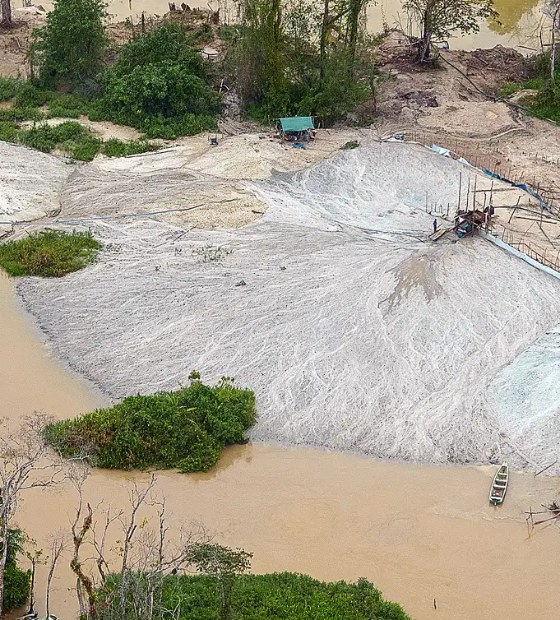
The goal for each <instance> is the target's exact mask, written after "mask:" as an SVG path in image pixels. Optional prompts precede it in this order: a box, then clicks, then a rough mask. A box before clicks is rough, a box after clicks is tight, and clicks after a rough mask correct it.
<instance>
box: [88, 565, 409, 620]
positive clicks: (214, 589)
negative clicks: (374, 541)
mask: <svg viewBox="0 0 560 620" xmlns="http://www.w3.org/2000/svg"><path fill="white" fill-rule="evenodd" d="M118 584H119V577H118V576H116V575H111V576H110V578H109V580H108V584H107V585H108V590H109V592H112V593H113V595H110V594H109V596H107V595H106V594H105V596H104V597H103V598H106V600H107V602H108V605H107V606H106V607H105V606H102V605H100V618H101V620H107V619H109V618H113V617H115V616H114V615H111V614H114V613H115V612H116V611H117V609H118V605H119V597H118V595H116V594H117V593H118ZM102 596H103V594H102ZM131 604H132V601H131ZM161 607H162V609H173V610H175V614H176V615H175V616H174V617H175V618H176V619H177V620H215V619H216V618H221V617H223V615H222V613H221V612H222V608H221V604H220V582H219V580H218V578H216V577H212V576H206V575H181V576H167V577H165V578H164V580H163V584H162V598H161ZM229 612H230V613H229V615H228V617H231V618H238V619H240V620H241V619H242V620H264V619H265V618H271V619H272V618H277V619H282V620H318V619H324V620H327V619H333V620H334V619H335V618H336V620H410V618H409V616H408V615H407V614H406V613H405V612H404V610H403V609H402V607H401V606H400V605H397V604H396V603H390V602H388V601H385V600H384V599H383V597H382V595H381V592H380V591H379V590H377V588H375V587H374V586H373V585H372V584H371V583H370V582H369V581H367V580H366V579H360V580H359V581H358V583H355V584H352V583H345V582H344V581H339V582H336V583H326V582H323V581H318V580H316V579H312V578H311V577H309V576H307V575H298V574H295V573H275V574H272V575H240V576H238V577H236V579H235V581H234V584H233V589H232V592H231V607H230V609H229Z"/></svg>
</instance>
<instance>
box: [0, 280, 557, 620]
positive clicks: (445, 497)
mask: <svg viewBox="0 0 560 620" xmlns="http://www.w3.org/2000/svg"><path fill="white" fill-rule="evenodd" d="M0 354H1V360H2V363H1V364H0V395H1V399H0V415H1V416H3V417H9V418H11V419H12V420H17V419H18V418H19V417H21V416H23V415H25V414H27V413H31V412H32V411H34V410H41V411H45V412H47V413H49V414H51V415H54V416H56V417H59V418H64V417H68V416H71V415H75V414H76V413H78V412H80V411H87V410H89V409H91V408H92V407H94V406H96V405H99V404H102V403H103V399H102V398H101V396H100V395H98V394H95V393H94V391H92V390H91V388H90V387H88V386H87V385H86V384H85V383H83V382H81V381H80V380H79V378H78V377H76V376H73V375H71V374H70V373H69V371H67V370H65V369H64V368H63V367H62V365H61V364H59V363H58V362H57V361H56V360H54V359H53V358H52V357H50V355H49V351H48V347H47V346H46V345H45V344H43V343H42V342H41V338H40V334H39V333H38V332H37V331H36V330H35V328H34V326H33V324H32V322H31V321H30V319H29V318H28V317H26V316H24V314H23V312H22V310H21V309H20V308H19V306H18V304H17V299H16V296H15V294H14V290H13V286H12V283H11V282H10V281H9V280H8V279H7V278H5V277H0ZM493 472H494V468H493V467H464V468H443V467H442V468H438V467H423V466H415V465H405V464H397V463H379V462H376V461H374V460H371V459H367V458H362V457H359V456H353V455H347V454H338V453H332V452H327V451H320V450H304V449H289V448H283V447H280V446H267V445H247V446H236V447H233V448H230V449H228V450H226V451H225V454H224V456H223V458H222V459H221V461H220V464H219V466H218V467H217V468H216V469H215V470H214V471H211V472H209V473H206V474H200V475H181V474H177V473H175V472H171V471H166V472H159V473H158V474H157V476H158V483H157V489H158V493H159V494H160V495H165V497H166V499H167V503H168V512H169V514H170V524H171V525H172V527H173V528H175V531H177V529H178V527H179V526H180V525H181V524H185V523H187V524H188V523H190V522H191V521H193V520H198V521H200V522H202V523H204V524H205V526H206V527H207V528H208V529H209V531H211V532H212V533H213V534H214V535H215V537H216V540H219V541H220V542H222V543H224V544H228V545H232V546H240V547H243V548H245V549H247V550H250V551H252V552H253V553H254V558H253V570H254V571H256V572H271V571H282V570H290V571H298V572H303V573H309V574H310V575H312V576H314V577H316V578H319V579H326V580H339V579H345V580H355V579H358V578H359V577H361V576H364V577H367V578H368V579H370V580H371V581H372V582H373V583H375V585H376V586H377V587H379V588H380V589H381V590H382V592H383V593H384V595H385V596H386V597H387V598H388V599H391V600H394V601H397V602H399V603H401V604H402V605H403V606H404V608H405V609H406V610H407V612H408V613H409V614H410V615H411V616H412V617H413V618H416V619H417V620H428V619H431V618H436V617H437V618H440V619H441V620H495V619H500V620H527V619H535V620H536V619H537V618H555V617H557V614H558V609H559V608H560V588H559V587H558V584H559V583H560V565H559V563H558V555H559V553H560V529H558V528H557V527H556V526H548V527H546V526H545V527H542V528H541V529H538V531H534V532H533V533H532V534H531V535H529V532H528V529H527V525H526V523H525V520H524V514H523V511H524V510H527V509H528V508H529V506H533V508H535V507H537V506H539V505H540V503H541V502H547V501H550V500H552V499H554V498H556V497H557V494H558V490H559V488H560V483H559V481H558V480H557V479H551V478H546V477H543V476H541V477H538V478H534V477H533V476H528V475H521V474H514V475H513V476H512V480H511V486H510V491H509V493H508V497H507V499H506V502H505V503H504V505H503V506H502V507H498V508H493V507H490V506H489V505H488V501H487V497H488V489H489V485H490V481H491V477H492V474H493ZM147 479H148V474H145V473H122V472H104V471H95V472H93V473H92V474H91V476H90V478H89V479H88V481H87V483H86V486H85V490H84V495H85V499H86V500H87V501H89V502H90V503H91V504H92V505H96V506H98V505H102V506H109V505H111V506H113V507H115V508H117V507H123V508H126V498H127V491H128V489H129V488H130V485H131V483H132V481H133V480H136V481H139V482H141V481H146V480H147ZM101 502H103V503H102V504H101ZM75 505H76V495H75V492H74V491H73V490H71V489H70V488H69V487H68V486H64V485H62V486H60V487H58V488H51V489H43V490H34V491H29V492H27V493H26V494H25V495H24V498H23V501H22V503H21V505H20V507H19V510H18V514H17V521H18V523H19V525H20V526H21V527H22V528H24V529H25V530H26V532H27V533H28V535H29V536H30V537H32V538H34V539H35V540H36V541H37V545H38V546H39V547H42V548H43V549H44V550H45V551H46V550H47V549H48V546H49V539H50V537H51V536H52V534H53V533H55V532H57V531H58V530H61V529H62V530H65V531H69V522H70V519H71V517H72V515H73V511H74V507H75ZM147 516H148V519H150V518H151V516H150V515H149V514H148V515H147ZM118 535H119V534H118V532H113V533H112V537H113V539H116V538H118ZM68 562H69V557H68V554H66V556H65V557H64V558H63V560H62V562H61V564H60V569H59V571H58V573H57V577H56V579H55V580H54V582H53V588H52V592H51V600H52V603H51V611H52V612H53V613H56V614H57V615H58V617H59V618H60V620H73V619H74V618H76V612H77V605H76V600H75V595H74V593H73V591H72V587H73V585H74V579H73V578H72V575H71V572H70V570H69V567H68ZM46 572H47V567H45V566H39V568H38V578H37V598H38V604H39V611H40V612H44V585H45V578H46ZM434 598H435V599H436V601H437V610H435V609H434V606H433V600H434Z"/></svg>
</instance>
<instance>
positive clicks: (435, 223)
mask: <svg viewBox="0 0 560 620" xmlns="http://www.w3.org/2000/svg"><path fill="white" fill-rule="evenodd" d="M434 232H435V233H436V232H437V219H436V218H434Z"/></svg>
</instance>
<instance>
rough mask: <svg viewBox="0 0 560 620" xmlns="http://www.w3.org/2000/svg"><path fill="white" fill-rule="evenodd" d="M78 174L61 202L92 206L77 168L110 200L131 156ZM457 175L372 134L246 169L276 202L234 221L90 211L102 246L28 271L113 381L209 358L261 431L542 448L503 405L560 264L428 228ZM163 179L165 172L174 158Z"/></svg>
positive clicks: (59, 340)
mask: <svg viewBox="0 0 560 620" xmlns="http://www.w3.org/2000/svg"><path fill="white" fill-rule="evenodd" d="M218 156H219V154H218V152H217V155H216V157H218ZM183 172H184V174H185V177H186V176H187V175H188V174H189V171H188V168H186V169H184V171H183ZM83 174H85V175H86V176H85V177H84V176H83V175H82V173H80V175H82V176H80V177H79V178H78V176H76V177H71V178H70V180H69V182H68V184H67V186H66V188H65V190H64V194H63V195H64V196H65V197H66V198H65V199H64V200H63V204H62V212H63V214H64V213H65V212H70V213H72V212H75V211H76V210H78V211H79V214H80V215H81V216H83V215H85V212H86V211H87V205H86V204H85V203H84V201H83V197H82V198H79V197H78V194H79V192H76V191H73V186H72V183H73V182H76V183H78V182H79V183H87V188H88V189H87V191H88V192H89V195H90V196H92V204H93V203H95V204H97V205H101V204H104V205H105V206H107V205H109V206H110V205H111V204H112V202H111V201H112V200H113V198H112V195H113V194H112V189H114V187H113V185H114V186H115V187H117V189H118V191H117V198H118V196H119V195H120V194H119V192H120V189H119V187H122V183H123V180H122V178H120V179H119V178H118V175H117V176H115V177H114V182H112V181H111V179H110V177H104V178H101V177H100V176H99V174H100V173H98V172H95V173H93V172H92V173H91V174H89V173H87V169H86V172H84V173H83ZM169 174H170V181H172V178H171V176H173V178H174V179H176V178H177V174H178V172H177V171H176V170H174V171H171V172H170V173H169ZM460 175H461V176H462V179H461V182H462V183H463V184H464V183H467V182H468V177H469V176H472V175H474V172H469V171H468V169H467V168H465V167H463V166H462V165H460V164H459V163H457V162H454V161H452V160H449V159H445V158H442V157H440V156H437V155H435V154H434V153H431V152H429V151H427V150H426V149H424V148H421V147H411V146H407V145H403V144H379V143H372V144H369V145H367V146H365V147H363V148H360V149H357V150H354V151H349V152H343V153H340V154H339V155H336V156H335V157H333V158H332V159H330V160H328V161H325V162H322V163H318V164H316V165H314V166H313V167H311V168H309V169H307V170H303V171H300V172H296V173H290V174H287V173H282V174H277V175H276V176H275V177H273V178H272V179H269V180H267V181H261V182H258V183H256V182H253V183H250V182H247V183H246V184H245V186H244V188H243V189H244V190H246V191H247V192H248V193H252V194H253V195H254V196H255V200H256V199H257V197H258V198H260V199H261V200H262V201H264V202H265V203H266V205H267V206H268V209H267V210H266V212H265V214H264V216H263V217H262V219H260V220H259V221H257V222H254V223H252V224H250V225H249V226H246V227H244V228H240V229H237V230H231V231H224V230H220V231H203V230H200V229H187V228H185V227H184V226H179V225H173V223H170V221H169V220H168V221H156V220H153V219H150V220H148V219H145V218H144V219H142V218H134V219H127V220H106V221H91V222H85V223H84V224H83V225H84V226H86V227H89V228H91V229H92V230H93V232H94V234H95V235H96V236H97V237H98V238H99V239H100V240H101V241H102V242H103V243H104V244H105V247H106V250H105V251H104V252H102V254H101V257H100V260H99V261H98V263H97V264H96V265H94V266H92V267H90V268H88V269H86V270H84V271H82V272H79V273H75V274H72V275H69V276H67V277H65V278H64V279H63V280H59V281H44V280H39V279H26V280H23V281H21V282H20V283H19V285H18V289H19V292H20V293H21V295H22V296H23V299H24V301H25V303H26V304H27V306H28V308H29V309H30V310H31V311H32V312H33V314H35V315H36V316H37V318H38V321H39V323H40V324H41V326H42V328H43V329H44V330H45V332H46V333H47V334H48V336H49V337H50V339H51V341H52V344H53V347H54V349H55V350H56V352H57V353H58V354H59V355H60V356H62V357H64V358H65V359H66V360H68V362H69V363H70V364H71V365H72V366H73V367H74V368H75V369H77V370H78V371H79V372H81V373H83V374H84V375H86V376H87V377H89V378H90V379H92V380H94V381H95V382H97V383H98V384H99V385H100V386H101V387H102V388H103V390H104V391H105V392H106V393H108V394H109V395H110V396H111V397H113V398H120V397H123V396H125V395H128V394H134V393H138V392H155V391H157V390H162V389H173V388H176V387H177V386H178V385H181V384H182V383H184V382H186V380H187V376H188V374H189V372H190V371H191V370H193V369H196V370H199V371H200V372H201V373H202V375H203V378H204V379H205V380H212V379H217V378H219V377H220V376H222V375H229V376H233V377H235V378H236V380H237V382H238V383H239V384H240V385H243V386H249V387H251V388H252V389H254V390H255V393H256V395H257V404H258V412H259V421H258V423H257V425H256V426H255V428H254V430H253V432H252V437H253V439H255V440H263V441H278V442H283V443H290V444H306V445H313V446H327V447H331V448H336V449H342V450H352V451H359V452H363V453H368V454H372V455H375V456H378V457H385V458H400V459H409V460H418V461H427V462H441V463H443V462H476V461H488V459H491V460H497V459H501V458H504V457H505V456H506V455H507V458H508V459H509V460H510V462H512V464H514V465H516V466H523V467H529V468H531V467H535V466H538V465H540V464H541V463H543V462H544V461H546V460H547V458H548V457H549V453H550V452H552V450H553V446H554V443H555V442H556V441H557V439H558V436H556V437H546V438H543V439H542V441H540V442H537V443H536V442H535V441H534V440H529V439H528V438H527V434H526V433H525V432H524V430H523V427H522V425H519V424H518V423H517V422H516V421H515V420H512V419H511V418H508V417H507V416H504V415H503V414H502V413H501V412H500V402H501V401H500V398H501V396H500V394H502V393H504V389H503V388H501V391H500V390H497V389H496V382H497V381H500V380H501V381H502V382H503V381H504V380H505V381H506V382H507V381H508V379H507V377H506V379H503V377H504V375H503V373H504V370H503V369H504V368H505V367H507V365H508V364H510V363H512V362H514V361H515V360H516V358H517V356H519V355H520V354H523V352H524V351H526V350H527V349H528V348H529V347H530V346H531V345H532V344H533V343H535V342H536V341H537V340H538V339H539V338H540V337H541V336H542V335H543V334H544V333H545V332H546V331H547V330H549V329H551V328H552V327H554V326H555V325H556V324H557V323H558V322H559V321H560V307H559V306H558V304H557V300H558V296H559V294H560V281H558V280H556V279H555V278H553V277H550V276H548V275H546V274H544V273H542V272H540V271H539V270H537V269H534V268H532V267H530V266H529V265H527V264H525V263H523V262H522V261H520V260H518V259H516V258H514V257H512V256H510V255H508V254H507V253H506V252H503V251H502V250H500V249H498V248H496V247H495V246H493V245H492V244H490V243H488V242H486V241H484V240H483V239H480V238H469V239H466V240H462V241H459V242H454V241H453V239H452V238H451V237H450V238H448V239H444V240H442V241H440V242H438V243H436V244H434V243H432V242H430V241H427V236H428V234H429V233H430V232H431V226H432V220H433V216H431V215H429V214H427V213H426V212H425V202H426V196H428V199H429V201H430V202H438V203H440V204H441V205H447V203H450V204H451V205H453V204H456V202H457V195H458V189H459V177H460ZM478 182H479V183H482V182H483V181H482V179H480V178H479V181H478ZM149 183H150V179H149V178H148V177H146V178H145V179H143V180H142V184H140V185H138V186H137V187H142V188H143V190H142V191H143V192H148V191H152V192H153V187H152V189H151V190H149V189H148V187H147V185H144V184H149ZM157 183H158V184H159V186H160V187H161V188H162V192H166V191H169V189H166V175H165V172H164V171H161V172H160V173H158V178H157ZM118 184H121V185H120V186H119V185H118ZM134 185H135V183H132V182H131V186H134ZM201 186H202V185H201ZM237 190H240V188H239V187H237V189H236V191H237ZM93 196H95V198H93ZM78 202H79V208H78V206H77V205H78ZM118 202H119V204H121V203H122V200H121V199H120V198H118ZM131 206H133V205H131ZM119 208H122V204H121V207H119ZM131 210H133V209H131ZM143 210H148V205H144V206H143ZM95 212H96V209H95V208H93V207H92V210H91V214H93V215H95ZM73 226H74V227H76V226H77V225H76V224H74V225H73ZM500 378H501V379H500ZM513 380H514V381H515V376H514V377H513ZM505 391H507V390H505ZM559 432H560V431H559ZM557 435H558V434H557ZM545 464H546V463H545Z"/></svg>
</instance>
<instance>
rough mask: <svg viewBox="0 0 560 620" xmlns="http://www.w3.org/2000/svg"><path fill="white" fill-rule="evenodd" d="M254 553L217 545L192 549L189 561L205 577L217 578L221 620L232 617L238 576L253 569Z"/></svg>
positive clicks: (199, 545)
mask: <svg viewBox="0 0 560 620" xmlns="http://www.w3.org/2000/svg"><path fill="white" fill-rule="evenodd" d="M252 557H253V554H252V553H248V552H247V551H243V549H230V548H229V547H223V546H222V545H217V544H215V543H195V544H193V545H191V547H190V553H189V554H188V555H187V560H188V562H189V563H191V564H192V565H193V566H195V567H196V568H197V569H198V571H199V572H200V573H202V574H203V575H212V576H213V577H216V579H217V580H218V583H219V586H220V601H221V606H220V620H229V618H230V615H231V592H232V590H233V586H234V583H235V579H236V578H237V576H238V575H242V574H243V573H245V572H246V571H248V570H249V568H251V558H252Z"/></svg>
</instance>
